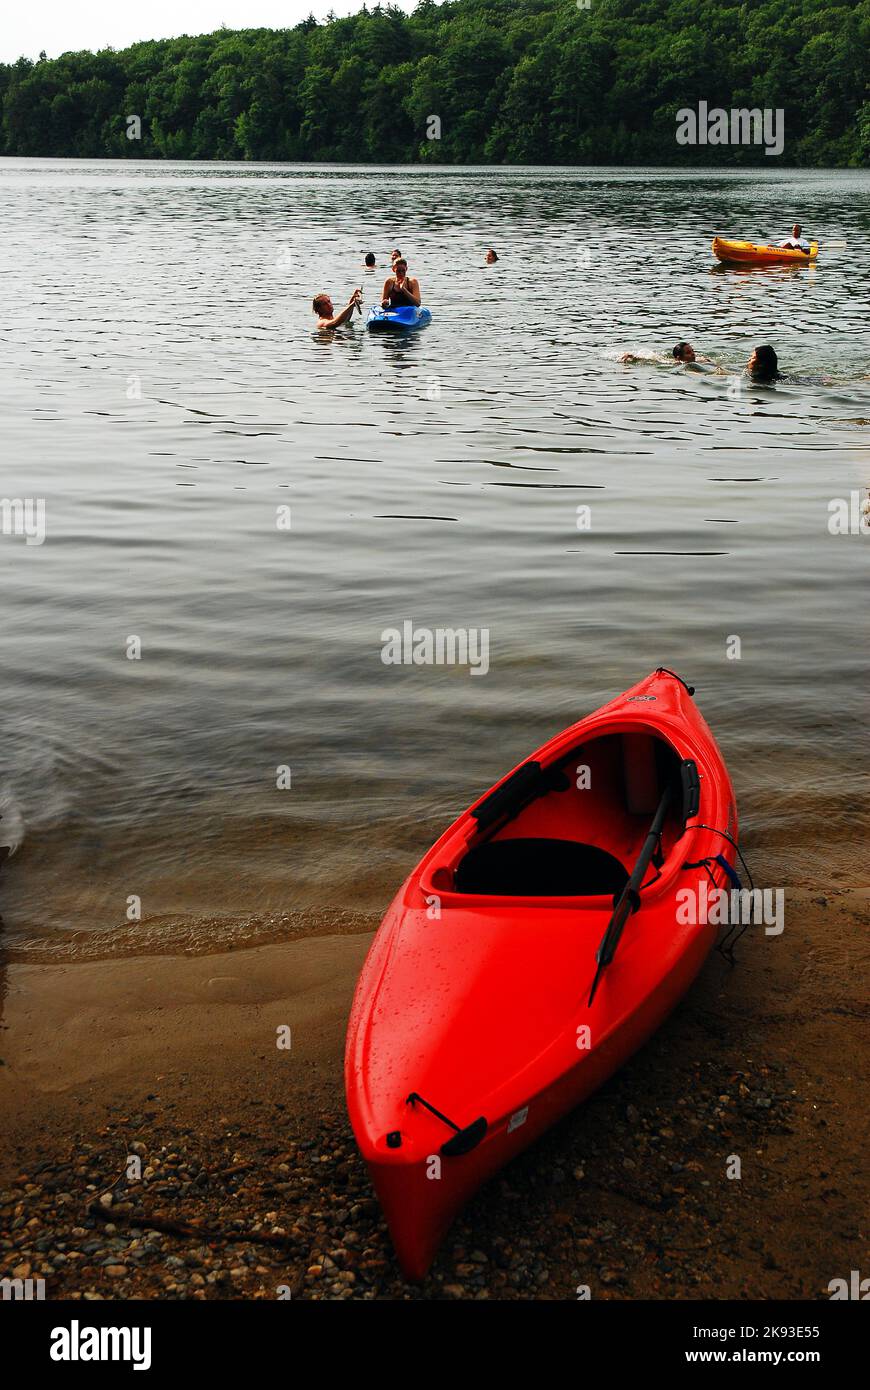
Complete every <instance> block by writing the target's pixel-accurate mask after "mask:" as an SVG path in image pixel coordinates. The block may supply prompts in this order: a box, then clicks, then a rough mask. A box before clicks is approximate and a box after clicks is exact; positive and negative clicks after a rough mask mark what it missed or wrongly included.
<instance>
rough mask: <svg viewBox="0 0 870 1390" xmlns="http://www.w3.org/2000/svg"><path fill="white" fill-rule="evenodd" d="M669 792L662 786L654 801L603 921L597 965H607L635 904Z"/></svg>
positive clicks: (666, 806)
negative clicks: (616, 898)
mask: <svg viewBox="0 0 870 1390" xmlns="http://www.w3.org/2000/svg"><path fill="white" fill-rule="evenodd" d="M671 796H672V791H671V788H670V786H667V787H665V790H664V794H663V796H662V799H661V801H660V802H659V805H658V810H657V811H656V813H655V816H654V817H653V822H652V825H651V826H650V828H649V830H648V831H647V836H646V839H645V840H644V842H643V847H642V849H641V851H640V854H639V855H638V857H637V862H636V863H635V866H634V868H633V870H632V872H631V877H630V878H629V880H628V882H627V883H626V885H625V887H624V888H623V890H622V893H621V894H620V896H619V901H618V902H617V904H616V907H615V909H614V912H613V916H612V917H611V919H610V921H609V923H608V925H607V931H606V932H605V933H604V936H603V937H602V938H601V945H600V946H599V947H598V950H597V951H596V953H595V959H596V960H597V962H598V965H599V968H601V967H603V966H605V965H609V964H610V962H611V961H612V960H613V956H614V953H615V951H616V948H617V946H618V945H619V938H620V937H621V936H622V932H623V928H624V927H625V924H626V922H627V921H628V919H629V917H630V916H631V914H632V912H633V911H634V910H635V907H636V906H637V902H636V900H637V896H638V894H639V893H640V887H641V884H642V883H643V880H644V877H645V875H646V871H647V869H648V868H649V864H650V860H651V859H652V857H653V855H654V854H655V849H656V845H657V844H658V842H659V837H660V836H661V833H662V827H663V826H664V823H665V816H666V815H667V813H668V807H669V806H670V804H671Z"/></svg>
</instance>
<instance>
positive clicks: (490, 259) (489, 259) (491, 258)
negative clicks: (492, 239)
mask: <svg viewBox="0 0 870 1390" xmlns="http://www.w3.org/2000/svg"><path fill="white" fill-rule="evenodd" d="M483 259H484V260H485V261H486V263H487V265H495V263H496V261H497V260H498V256H497V255H496V254H495V252H494V251H493V249H492V247H491V246H490V247H489V248H488V249H487V253H486V255H485V256H484V258H483Z"/></svg>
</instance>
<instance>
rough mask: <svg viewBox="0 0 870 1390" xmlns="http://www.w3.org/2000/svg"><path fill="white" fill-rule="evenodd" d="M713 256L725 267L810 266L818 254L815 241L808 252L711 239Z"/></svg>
mask: <svg viewBox="0 0 870 1390" xmlns="http://www.w3.org/2000/svg"><path fill="white" fill-rule="evenodd" d="M712 249H713V255H714V256H715V257H716V259H717V260H719V261H724V262H725V263H726V264H727V265H810V264H812V262H813V261H815V259H816V257H817V256H818V254H819V244H818V242H817V241H813V242H811V243H810V249H809V252H804V251H797V250H794V249H792V248H790V247H788V246H758V245H756V244H755V243H754V242H752V241H727V240H726V239H725V238H724V237H718V236H717V237H714V238H713V248H712Z"/></svg>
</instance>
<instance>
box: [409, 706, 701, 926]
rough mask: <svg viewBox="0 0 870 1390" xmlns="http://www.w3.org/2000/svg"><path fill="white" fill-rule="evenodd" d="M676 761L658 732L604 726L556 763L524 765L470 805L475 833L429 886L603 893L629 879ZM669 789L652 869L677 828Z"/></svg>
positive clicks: (675, 801) (480, 891) (529, 893)
mask: <svg viewBox="0 0 870 1390" xmlns="http://www.w3.org/2000/svg"><path fill="white" fill-rule="evenodd" d="M681 765H682V759H681V757H680V755H679V753H678V752H677V751H676V749H675V748H674V747H673V746H672V745H671V744H670V743H669V742H668V741H667V740H666V739H664V738H663V737H661V736H660V735H659V734H658V733H652V732H649V733H648V732H646V731H644V732H638V733H636V732H631V733H612V734H604V735H601V736H600V737H598V738H594V739H590V740H588V741H587V742H585V743H584V744H582V745H581V746H579V747H577V748H575V749H573V750H572V751H571V752H570V753H569V754H567V755H565V756H563V757H560V758H559V759H558V761H557V762H556V763H553V764H550V765H548V766H547V767H542V766H541V764H540V763H537V762H529V763H524V764H523V765H522V766H521V767H520V768H518V769H517V771H516V772H515V773H514V774H513V775H512V776H511V777H510V778H508V779H507V780H506V781H505V782H503V783H502V784H501V786H499V787H497V788H496V789H495V791H494V792H492V793H490V795H489V796H488V797H486V798H484V800H483V801H482V802H481V803H479V805H478V806H476V807H475V808H474V809H473V810H472V812H471V815H472V817H473V818H474V820H475V821H476V822H477V829H478V832H479V833H475V834H473V835H472V837H471V838H470V839H468V838H466V841H465V844H464V846H462V847H461V849H460V853H459V854H458V855H457V854H456V852H455V851H453V853H451V854H450V856H449V860H450V862H448V863H446V864H444V865H443V866H441V867H440V868H439V867H436V866H435V865H433V866H432V867H433V873H432V879H431V882H432V886H433V888H435V889H436V891H444V890H447V891H451V890H452V891H453V892H455V893H458V894H469V895H472V896H487V897H510V898H608V899H613V898H614V897H616V896H618V895H619V894H620V893H621V892H622V890H623V888H624V887H625V884H626V882H627V880H628V877H629V873H630V870H631V867H632V866H633V864H634V863H635V861H636V859H637V856H638V853H639V851H640V848H641V847H642V845H643V842H644V839H645V837H646V835H647V832H648V830H649V823H650V817H651V815H652V814H653V813H654V812H655V810H656V808H657V806H658V805H659V802H660V800H661V797H662V794H663V792H664V790H665V788H666V787H668V786H671V787H673V788H674V790H675V793H676V792H678V789H679V787H680V780H681V771H680V770H681ZM683 801H684V798H683V796H682V795H681V794H675V795H674V796H673V798H672V804H671V806H670V807H669V810H668V814H667V816H666V819H665V823H664V826H663V829H662V834H661V839H660V843H659V849H658V852H657V854H656V856H655V860H654V863H653V867H652V872H653V873H654V874H656V875H657V874H658V873H659V872H660V871H661V870H662V868H663V866H664V864H665V862H666V861H667V859H668V857H669V856H670V855H671V854H672V853H673V852H674V850H675V847H676V844H677V841H678V840H679V839H680V838H681V836H682V834H683V831H684V826H685V814H684V806H683Z"/></svg>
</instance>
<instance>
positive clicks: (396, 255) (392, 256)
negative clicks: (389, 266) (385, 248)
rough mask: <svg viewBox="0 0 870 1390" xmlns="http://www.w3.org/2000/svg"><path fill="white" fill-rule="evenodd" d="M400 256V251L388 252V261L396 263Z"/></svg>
mask: <svg viewBox="0 0 870 1390" xmlns="http://www.w3.org/2000/svg"><path fill="white" fill-rule="evenodd" d="M401 255H402V253H401V251H399V250H396V251H391V252H390V260H391V261H398V260H399V259H400V258H401Z"/></svg>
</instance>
